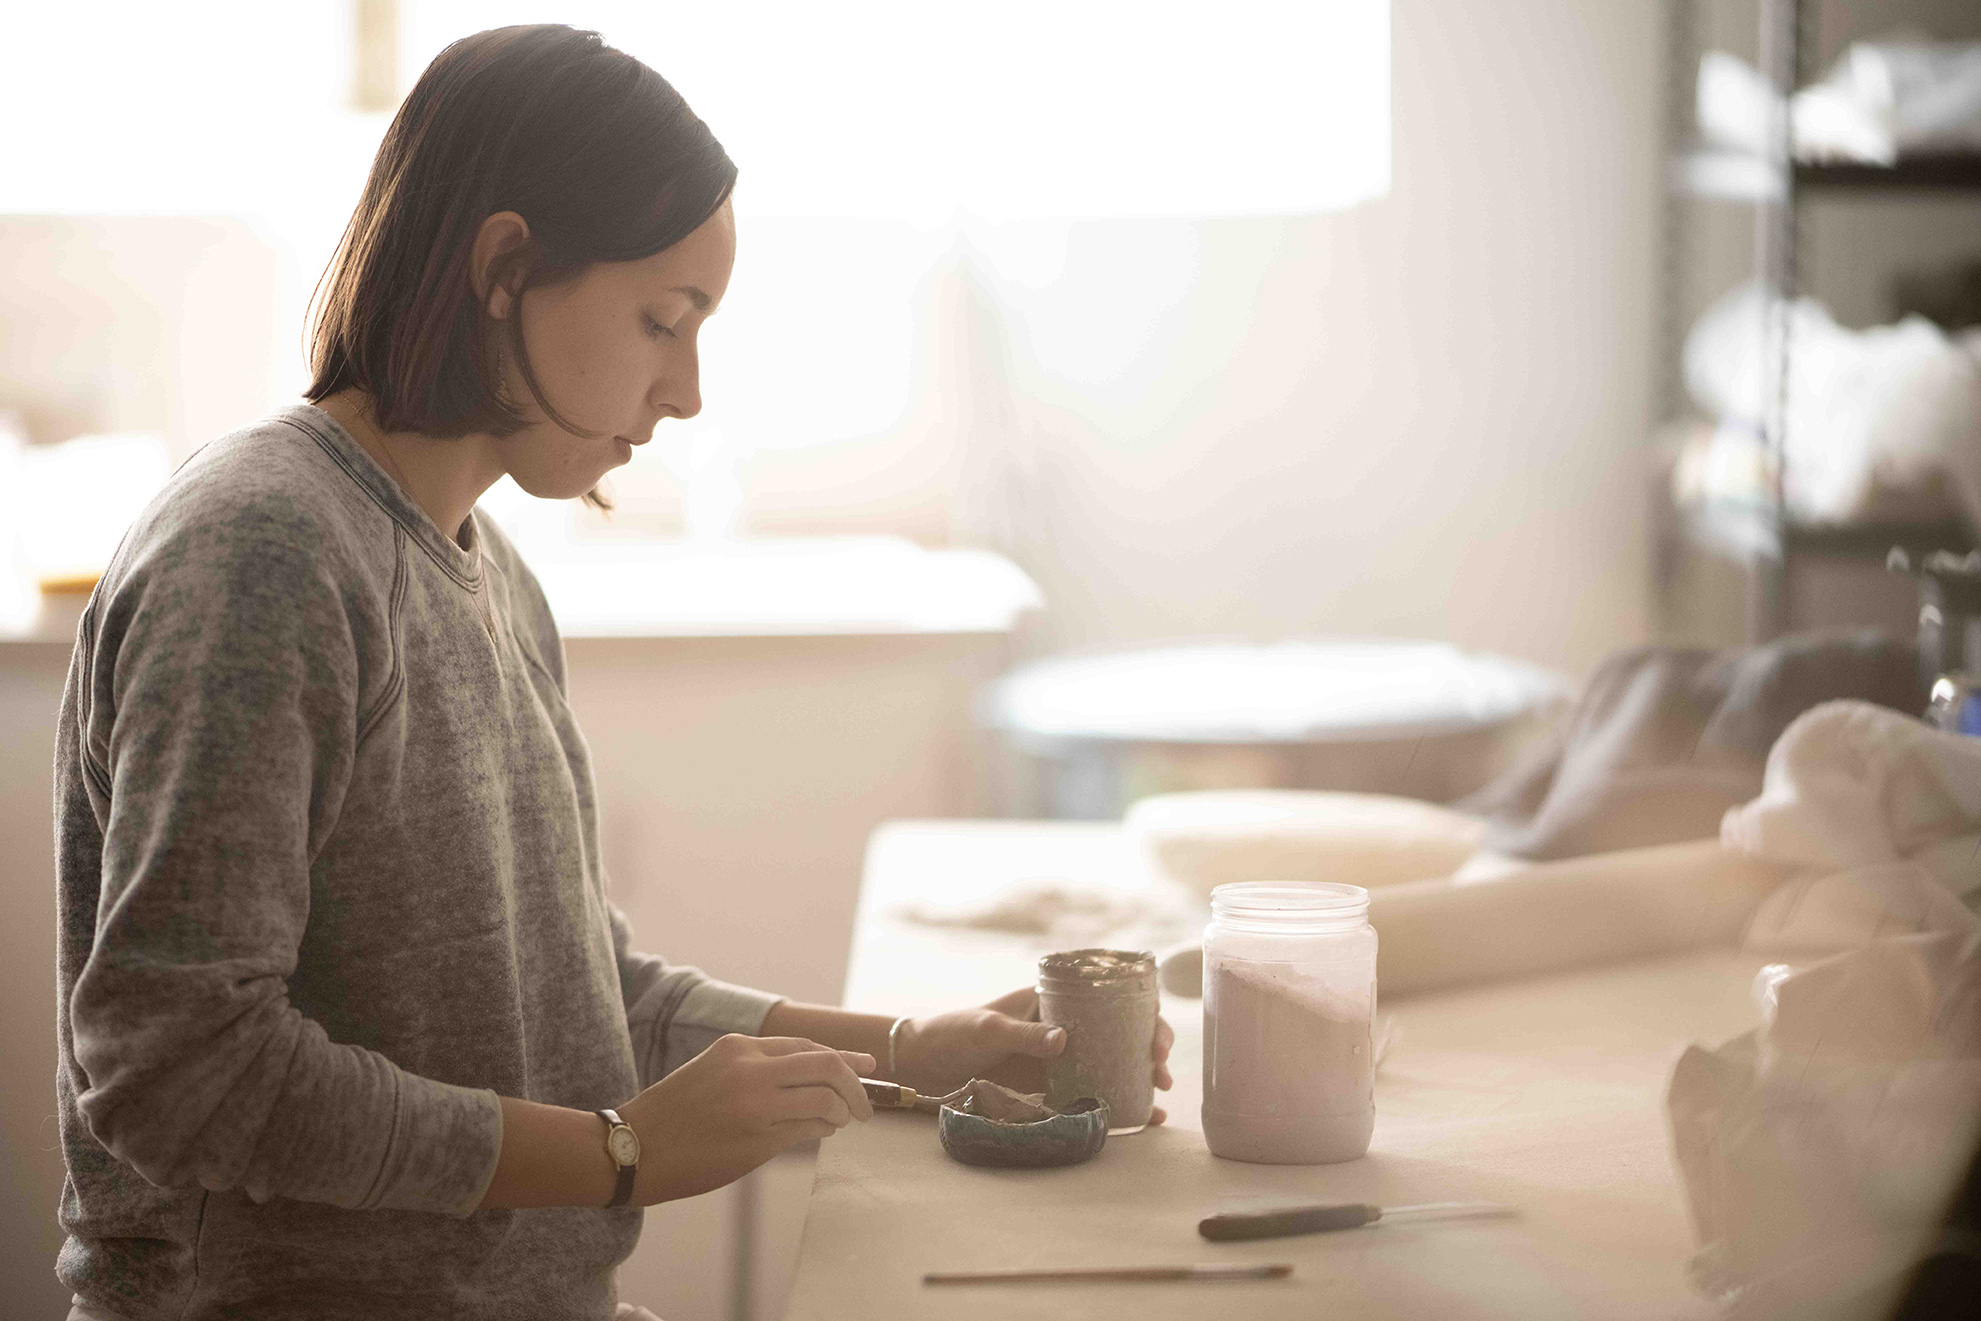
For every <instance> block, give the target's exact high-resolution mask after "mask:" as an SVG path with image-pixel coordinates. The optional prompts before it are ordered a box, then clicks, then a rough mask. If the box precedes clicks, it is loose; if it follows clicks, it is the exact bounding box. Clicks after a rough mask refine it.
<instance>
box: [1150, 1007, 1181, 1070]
mask: <svg viewBox="0 0 1981 1321" xmlns="http://www.w3.org/2000/svg"><path fill="white" fill-rule="evenodd" d="M1175 1045H1176V1029H1175V1028H1173V1027H1171V1026H1170V1025H1169V1020H1168V1019H1166V1018H1164V1017H1163V1016H1162V1015H1160V1014H1158V1015H1156V1034H1155V1036H1154V1037H1153V1038H1151V1039H1150V1041H1149V1054H1150V1055H1151V1056H1153V1057H1154V1058H1155V1061H1156V1063H1158V1064H1161V1063H1163V1062H1164V1061H1166V1060H1167V1059H1168V1058H1169V1052H1170V1049H1171V1048H1172V1047H1173V1046H1175Z"/></svg>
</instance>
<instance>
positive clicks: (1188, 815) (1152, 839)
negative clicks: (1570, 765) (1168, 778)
mask: <svg viewBox="0 0 1981 1321" xmlns="http://www.w3.org/2000/svg"><path fill="white" fill-rule="evenodd" d="M1123 825H1124V827H1125V828H1126V830H1127V832H1128V836H1129V838H1130V839H1131V840H1132V841H1134V843H1135V845H1136V846H1137V847H1138V848H1139V849H1140V850H1141V851H1142V853H1143V855H1144V856H1145V857H1146V858H1147V859H1148V861H1149V862H1150V864H1151V865H1152V866H1154V867H1155V868H1156V870H1157V871H1158V872H1159V873H1160V874H1162V875H1165V876H1167V877H1169V878H1170V879H1171V880H1173V881H1175V882H1177V883H1178V884H1180V885H1183V886H1185V887H1187V888H1188V889H1191V890H1194V891H1196V892H1197V893H1199V894H1203V895H1208V894H1210V892H1211V891H1212V889H1214V888H1215V887H1217V886H1220V885H1224V884H1227V883H1229V882H1234V881H1335V882H1339V883H1341V884H1345V885H1360V886H1364V887H1366V888H1370V889H1374V888H1377V887H1380V886H1385V885H1395V884H1399V883H1403V882H1407V881H1422V880H1428V879H1431V878H1433V877H1441V876H1449V875H1451V874H1452V873H1453V872H1455V871H1457V870H1458V869H1459V868H1460V867H1461V866H1463V865H1464V863H1465V862H1466V860H1467V859H1469V858H1470V857H1471V856H1472V855H1473V854H1474V853H1476V852H1478V850H1479V847H1480V845H1481V843H1482V842H1483V841H1484V839H1485V835H1486V823H1485V822H1484V821H1482V820H1480V819H1479V818H1477V817H1471V816H1467V815H1465V814H1464V813H1462V812H1454V811H1452V810H1451V809H1450V808H1447V807H1439V806H1437V805H1436V804H1434V803H1425V802H1420V801H1418V800H1417V799H1414V798H1395V797H1391V796H1390V795H1387V794H1357V793H1322V792H1318V791H1311V790H1304V789H1212V790H1203V791H1199V792H1195V793H1174V794H1158V795H1156V796H1154V797H1151V798H1144V799H1142V800H1141V801H1140V802H1138V803H1136V804H1135V805H1134V807H1132V808H1131V809H1129V812H1128V815H1127V817H1126V818H1125V820H1124V821H1123Z"/></svg>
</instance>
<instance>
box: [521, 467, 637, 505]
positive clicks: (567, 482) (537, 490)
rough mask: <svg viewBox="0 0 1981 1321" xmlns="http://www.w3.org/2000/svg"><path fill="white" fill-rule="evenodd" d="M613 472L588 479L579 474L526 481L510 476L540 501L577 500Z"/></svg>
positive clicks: (604, 472) (535, 478) (602, 473)
mask: <svg viewBox="0 0 1981 1321" xmlns="http://www.w3.org/2000/svg"><path fill="white" fill-rule="evenodd" d="M618 466H619V465H618V464H616V463H615V464H613V465H612V467H613V468H616V467H618ZM611 470H612V469H611V468H607V469H605V470H604V471H603V472H599V473H596V474H594V475H592V476H590V477H588V478H587V477H584V476H583V475H582V474H577V473H559V474H558V475H556V476H554V477H534V476H533V477H530V478H527V479H525V478H523V477H519V476H517V475H516V474H515V473H513V472H512V473H510V474H509V476H510V478H511V480H513V481H514V482H515V483H516V485H518V486H520V487H522V488H523V490H524V491H525V492H527V493H528V494H530V495H533V496H535V497H536V498H537V499H539V500H576V499H577V498H578V497H579V496H581V495H585V494H588V493H589V492H591V491H592V490H594V489H596V488H597V486H598V484H599V482H600V480H601V479H603V478H604V476H605V474H606V473H607V472H610V471H611Z"/></svg>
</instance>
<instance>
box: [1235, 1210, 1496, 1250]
mask: <svg viewBox="0 0 1981 1321" xmlns="http://www.w3.org/2000/svg"><path fill="white" fill-rule="evenodd" d="M1513 1213H1514V1212H1513V1208H1512V1207H1510V1206H1507V1205H1506V1204H1504V1203H1502V1202H1422V1203H1419V1204H1417V1205H1415V1206H1389V1207H1383V1206H1371V1205H1369V1204H1368V1203H1367V1202H1325V1203H1321V1204H1319V1205H1308V1206H1282V1207H1276V1208H1274V1209H1273V1210H1270V1211H1227V1212H1225V1213H1223V1214H1221V1215H1214V1216H1208V1217H1206V1218H1205V1219H1203V1220H1199V1221H1198V1222H1197V1232H1198V1233H1199V1234H1202V1235H1203V1236H1204V1237H1205V1238H1208V1239H1214V1240H1216V1241H1217V1242H1220V1243H1229V1242H1234V1241H1236V1240H1239V1239H1248V1238H1285V1237H1287V1236H1288V1235H1291V1234H1320V1233H1325V1232H1327V1231H1329V1230H1334V1229H1357V1228H1360V1227H1361V1226H1363V1225H1373V1224H1375V1223H1376V1222H1378V1221H1381V1222H1383V1223H1385V1224H1387V1223H1389V1222H1391V1221H1398V1220H1403V1221H1409V1220H1461V1219H1470V1218H1484V1217H1489V1216H1510V1215H1512V1214H1513Z"/></svg>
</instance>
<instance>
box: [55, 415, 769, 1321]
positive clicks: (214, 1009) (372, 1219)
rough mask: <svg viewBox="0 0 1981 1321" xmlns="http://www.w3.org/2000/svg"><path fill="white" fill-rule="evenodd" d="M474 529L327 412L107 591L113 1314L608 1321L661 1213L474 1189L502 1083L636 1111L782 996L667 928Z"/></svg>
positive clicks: (90, 1249)
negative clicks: (701, 957)
mask: <svg viewBox="0 0 1981 1321" xmlns="http://www.w3.org/2000/svg"><path fill="white" fill-rule="evenodd" d="M462 539H463V540H464V541H466V542H467V543H468V544H467V548H466V549H463V548H462V546H461V545H460V544H458V543H457V542H456V541H455V540H453V539H452V538H450V537H447V536H445V535H443V534H442V533H441V532H440V530H439V529H438V528H436V527H435V526H434V524H433V522H432V521H431V520H430V519H428V518H427V517H426V515H425V514H424V513H422V512H421V510H420V509H419V507H418V506H417V505H415V504H414V503H413V502H412V501H411V499H410V498H409V497H408V496H407V495H406V494H405V493H404V492H403V491H402V490H401V489H400V487H399V486H398V484H397V483H396V482H394V481H393V480H392V479H391V478H390V477H389V476H387V475H386V473H385V472H384V470H383V469H381V468H379V467H378V466H377V465H376V464H374V463H373V462H372V460H371V458H370V457H369V456H368V455H367V454H366V453H365V452H364V450H363V449H361V448H360V447H359V446H358V445H357V443H356V442H355V441H353V440H352V439H351V438H350V436H349V435H348V434H346V433H345V432H344V430H343V429H342V428H341V427H339V426H338V425H337V424H336V423H335V422H334V421H333V420H332V419H331V418H330V417H329V416H328V415H327V414H325V413H323V412H322V411H321V410H319V409H316V408H313V407H310V406H309V405H306V404H298V405H296V406H294V407H290V408H286V409H282V410H280V411H278V412H276V413H273V414H271V415H269V416H268V417H266V418H264V419H262V420H261V421H260V422H258V423H256V424H254V425H252V426H249V427H247V428H244V429H242V430H240V431H237V432H234V433H232V434H230V435H228V436H226V437H223V438H222V439H220V440H218V441H215V442H214V443H212V444H211V445H208V446H207V447H206V448H204V449H203V450H201V451H200V452H199V453H198V454H197V455H195V456H194V457H193V458H192V459H191V460H190V461H188V462H187V463H186V465H185V466H184V467H182V468H181V469H180V470H179V471H178V472H177V473H176V474H175V475H174V476H173V478H172V480H171V482H170V484H169V485H168V486H167V487H166V489H165V491H164V492H163V493H162V494H161V495H160V496H159V497H158V499H156V500H155V501H153V502H152V504H151V506H150V508H149V509H147V510H146V512H145V513H144V514H143V515H142V516H141V517H140V518H139V519H138V520H137V522H136V523H135V524H134V525H133V526H132V528H131V530H130V532H129V534H128V535H127V536H126V537H125V539H124V544H123V545H122V547H121V548H120V549H119V550H118V552H117V555H116V558H115V560H114V561H113V563H112V564H111V566H110V569H109V571H108V573H106V574H105V576H104V578H103V581H102V583H101V584H100V585H99V586H98V587H97V589H96V593H95V595H94V596H93V598H92V599H91V601H90V604H89V608H88V610H87V612H86V613H85V614H84V616H83V619H82V623H81V625H80V628H79V630H78V636H77V642H76V649H75V655H74V659H73V661H72V662H71V666H70V670H69V679H68V686H67V689H66V691H65V692H64V694H63V699H62V713H61V721H60V727H59V728H60V732H59V735H58V740H57V745H56V750H55V793H56V801H55V809H56V854H57V872H58V887H59V898H60V920H61V939H60V947H59V950H58V971H59V978H58V983H59V997H60V1013H59V1015H58V1032H59V1034H60V1038H61V1062H60V1069H59V1073H58V1076H57V1091H58V1096H59V1101H60V1107H61V1132H62V1143H63V1148H64V1152H65V1155H66V1158H67V1161H68V1172H69V1173H68V1180H67V1183H66V1184H65V1185H64V1187H63V1191H62V1202H61V1207H60V1211H59V1214H60V1219H61V1223H62V1226H63V1228H64V1229H65V1230H66V1231H67V1233H68V1240H67V1242H66V1243H65V1245H64V1246H63V1249H62V1252H61V1256H60V1258H59V1260H58V1263H57V1272H58V1273H59V1274H60V1276H61V1277H62V1279H63V1280H64V1281H65V1282H67V1283H68V1285H69V1286H70V1287H71V1288H73V1289H74V1290H76V1291H77V1293H78V1294H80V1295H81V1296H82V1297H83V1298H84V1299H86V1300H88V1301H89V1302H91V1303H94V1304H96V1305H98V1306H100V1307H104V1308H107V1309H109V1310H111V1311H113V1312H116V1313H119V1314H122V1315H124V1316H127V1317H130V1318H133V1321H150V1319H151V1318H165V1317H170V1318H175V1319H177V1318H200V1317H222V1316H230V1317H231V1316H252V1317H256V1318H286V1317H311V1318H317V1317H326V1318H327V1317H338V1318H344V1317H349V1318H358V1317H364V1318H381V1317H402V1316H403V1317H415V1316H417V1317H435V1318H438V1317H456V1316H459V1317H475V1318H489V1319H494V1318H506V1317H515V1318H530V1319H531V1321H537V1319H539V1318H546V1317H556V1318H566V1317H570V1318H580V1317H585V1318H590V1317H597V1318H606V1317H610V1316H611V1315H612V1312H613V1306H614V1286H613V1268H614V1266H615V1264H616V1263H617V1262H619V1261H620V1260H621V1259H622V1258H624V1257H625V1256H626V1254H627V1253H628V1252H630V1251H631V1250H632V1247H633V1244H634V1241H635V1240H636V1239H637V1237H638V1235H639V1230H640V1218H641V1213H640V1212H639V1211H638V1210H632V1209H622V1210H613V1211H608V1210H604V1209H602V1208H601V1209H595V1210H594V1209H575V1208H574V1209H558V1210H542V1211H476V1210H475V1207H476V1205H477V1204H478V1203H479V1202H480V1200H481V1198H482V1195H483V1192H484V1191H485V1190H486V1188H487V1186H488V1182H489V1180H490V1178H491V1177H492V1175H493V1174H494V1170H495V1163H496V1156H497V1153H498V1151H499V1149H500V1146H501V1141H502V1117H501V1111H500V1109H499V1107H498V1104H497V1100H496V1098H497V1097H498V1096H513V1097H524V1098H528V1099H531V1100H536V1101H544V1102H549V1103H552V1104H556V1105H565V1106H575V1107H579V1108H582V1109H588V1110H589V1109H595V1108H597V1107H600V1106H610V1105H616V1104H618V1103H619V1102H622V1101H625V1100H627V1099H628V1098H630V1097H632V1096H633V1095H635V1094H636V1093H637V1092H638V1091H639V1090H640V1089H641V1088H643V1087H645V1086H647V1085H648V1084H650V1083H652V1082H653V1081H655V1080H656V1079H658V1078H660V1077H661V1076H662V1075H664V1074H665V1073H667V1072H668V1071H669V1070H670V1069H673V1068H675V1067H677V1066H678V1065H680V1064H682V1063H684V1062H685V1061H686V1060H688V1059H690V1058H692V1057H693V1056H694V1055H695V1054H696V1053H698V1052H699V1051H700V1050H701V1049H702V1048H703V1047H704V1046H706V1045H707V1044H708V1043H709V1042H711V1041H713V1040H714V1039H715V1038H716V1037H717V1036H720V1035H722V1034H723V1033H725V1032H745V1033H755V1032H756V1031H757V1030H758V1029H759V1028H760V1027H761V1025H762V1022H763V1017H764V1015H765V1013H766V1012H768V1010H769V1008H770V1006H771V1005H772V1004H773V1003H775V999H774V997H771V996H767V995H764V994H762V993H760V992H756V991H748V990H744V989H741V988H738V987H733V986H728V985H725V984H723V983H721V982H716V981H712V980H710V979H708V978H706V977H704V976H703V975H702V974H701V973H700V972H698V971H696V970H695V969H693V968H683V967H670V966H668V965H666V964H665V963H663V962H662V961H661V960H659V959H657V958H653V957H650V956H647V955H643V954H639V953H636V952H635V951H634V950H633V948H632V946H631V943H630V942H631V932H630V931H629V929H628V927H627V924H626V920H625V917H624V916H623V915H622V914H621V913H620V912H619V911H618V910H617V909H615V908H614V907H613V906H612V905H611V903H610V902H609V901H608V899H607V897H606V884H605V877H604V874H603V872H602V870H601V868H600V863H599V849H598V823H597V809H596V804H595V795H594V792H593V784H592V772H591V766H590V762H589V758H588V755H587V752H586V748H585V741H584V738H583V737H582V736H581V735H580V734H579V732H578V727H577V724H576V723H575V721H574V720H573V719H572V715H571V708H570V706H569V705H568V704H567V702H566V700H565V678H564V654H563V646H562V643H561V641H560V639H559V637H558V634H557V629H556V627H555V625H554V624H553V623H552V620H551V615H550V611H549V609H548V607H547V606H546V604H545V602H544V598H543V594H542V592H541V591H540V590H539V588H538V586H537V583H536V580H535V579H534V578H533V577H532V576H531V574H530V572H529V570H528V569H527V568H526V567H525V566H524V565H523V563H522V561H521V559H519V558H518V557H517V554H516V552H515V550H514V548H513V547H511V546H510V545H509V543H508V542H507V541H506V540H505V539H504V538H503V537H502V535H501V533H500V532H499V531H498V530H497V529H496V528H495V526H494V524H493V523H492V522H490V521H489V520H488V519H486V518H485V517H484V516H482V515H481V514H479V513H477V514H476V515H475V516H474V517H472V518H471V519H470V520H469V521H468V523H467V524H466V525H465V528H464V529H463V533H462ZM603 1129H604V1126H603V1125H601V1126H600V1137H601V1142H603Z"/></svg>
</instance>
